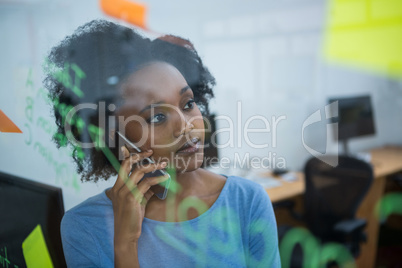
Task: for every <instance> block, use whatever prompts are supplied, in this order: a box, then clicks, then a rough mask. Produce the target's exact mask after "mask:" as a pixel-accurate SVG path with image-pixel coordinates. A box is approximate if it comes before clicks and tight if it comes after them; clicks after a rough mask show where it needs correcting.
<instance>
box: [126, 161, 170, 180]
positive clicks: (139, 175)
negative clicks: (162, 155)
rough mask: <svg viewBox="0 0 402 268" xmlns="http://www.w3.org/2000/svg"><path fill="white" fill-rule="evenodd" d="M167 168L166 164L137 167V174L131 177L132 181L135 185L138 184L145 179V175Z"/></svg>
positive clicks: (134, 173)
mask: <svg viewBox="0 0 402 268" xmlns="http://www.w3.org/2000/svg"><path fill="white" fill-rule="evenodd" d="M166 166H167V163H166V162H161V163H158V164H147V165H141V166H137V167H136V169H135V172H133V173H132V174H131V175H130V180H131V181H133V182H134V183H135V184H138V183H139V182H140V180H141V179H142V178H143V177H144V175H145V173H149V172H154V171H155V170H157V169H163V168H165V167H166Z"/></svg>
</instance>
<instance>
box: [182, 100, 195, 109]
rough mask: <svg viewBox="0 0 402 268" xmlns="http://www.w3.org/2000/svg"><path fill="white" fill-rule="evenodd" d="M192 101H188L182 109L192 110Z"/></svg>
mask: <svg viewBox="0 0 402 268" xmlns="http://www.w3.org/2000/svg"><path fill="white" fill-rule="evenodd" d="M194 102H195V101H194V100H190V101H189V102H187V103H186V105H185V106H184V109H193V108H194Z"/></svg>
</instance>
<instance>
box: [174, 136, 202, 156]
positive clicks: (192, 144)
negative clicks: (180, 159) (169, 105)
mask: <svg viewBox="0 0 402 268" xmlns="http://www.w3.org/2000/svg"><path fill="white" fill-rule="evenodd" d="M188 145H190V146H188V147H185V148H184V149H180V150H178V151H177V153H195V152H197V151H198V149H199V148H200V140H199V139H197V140H194V142H193V140H192V141H190V142H189V143H188Z"/></svg>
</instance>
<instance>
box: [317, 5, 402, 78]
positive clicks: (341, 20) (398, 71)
mask: <svg viewBox="0 0 402 268" xmlns="http://www.w3.org/2000/svg"><path fill="white" fill-rule="evenodd" d="M328 15H329V16H328V25H327V31H326V40H325V46H324V53H325V56H326V58H327V59H328V60H330V61H332V62H338V63H346V64H349V65H353V66H356V67H359V68H364V69H368V70H372V71H376V72H380V73H384V74H388V75H390V76H394V77H401V76H402V1H401V0H330V5H329V14H328Z"/></svg>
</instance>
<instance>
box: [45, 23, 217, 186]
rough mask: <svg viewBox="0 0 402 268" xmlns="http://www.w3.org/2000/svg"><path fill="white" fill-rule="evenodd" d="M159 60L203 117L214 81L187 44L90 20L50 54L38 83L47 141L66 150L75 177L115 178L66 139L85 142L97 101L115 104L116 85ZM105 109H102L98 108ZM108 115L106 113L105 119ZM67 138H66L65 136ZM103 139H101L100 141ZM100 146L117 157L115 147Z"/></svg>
mask: <svg viewBox="0 0 402 268" xmlns="http://www.w3.org/2000/svg"><path fill="white" fill-rule="evenodd" d="M153 61H163V62H166V63H169V64H171V65H173V66H174V67H176V68H177V69H178V70H179V71H180V72H181V74H182V75H183V77H184V78H185V79H186V81H187V83H188V85H189V86H190V87H191V89H192V90H193V92H194V98H195V102H196V103H197V105H198V106H199V107H200V110H201V113H202V114H203V115H204V116H206V115H208V114H209V106H208V101H209V99H210V98H212V97H213V96H214V94H213V91H212V88H213V86H214V85H215V78H214V77H213V76H212V75H211V73H210V72H209V71H208V69H207V68H206V67H205V66H204V65H203V63H202V60H201V58H200V57H199V56H198V53H197V52H196V50H195V49H194V47H193V45H192V44H191V42H190V41H188V40H185V39H182V38H180V37H176V36H171V35H167V36H163V37H160V38H157V39H155V40H150V39H149V38H146V37H144V36H142V35H140V34H139V33H138V32H136V31H135V30H133V29H130V28H127V27H124V26H121V25H117V24H115V23H112V22H109V21H105V20H94V21H91V22H89V23H87V24H85V25H83V26H80V27H79V28H77V29H76V30H75V32H74V33H73V34H72V35H71V36H67V37H66V38H65V39H64V40H63V41H61V43H60V44H58V45H57V46H55V47H54V48H52V49H51V51H50V53H49V55H48V57H47V61H46V64H45V72H46V78H45V79H44V81H43V83H44V86H45V87H46V88H47V89H48V90H49V97H50V100H51V101H52V104H53V112H54V116H55V121H56V125H57V132H56V133H55V134H54V136H53V141H54V142H55V143H56V145H57V147H58V148H60V147H65V146H72V148H73V158H74V162H75V163H76V166H77V172H78V173H79V174H80V175H81V180H82V181H94V182H96V181H98V180H99V179H100V178H101V179H104V180H107V179H108V178H109V177H110V176H112V175H117V171H116V169H115V168H114V167H113V166H112V163H111V162H110V161H109V160H108V158H107V157H106V156H105V155H104V153H103V152H102V151H100V150H98V149H96V148H90V149H83V148H81V147H80V146H77V144H76V143H75V142H72V141H71V140H70V139H67V138H66V135H67V134H70V135H72V137H74V139H75V140H76V141H80V142H90V141H91V140H90V138H89V137H90V133H89V132H88V129H87V128H86V127H85V126H88V125H90V124H92V125H95V126H98V127H99V125H100V124H99V122H98V112H99V107H100V105H97V104H98V103H100V102H103V103H104V104H103V105H106V107H108V106H107V105H109V104H112V103H113V104H114V105H116V107H118V106H119V103H121V97H120V95H119V94H118V88H119V84H120V82H122V81H124V79H125V78H127V77H128V76H129V75H130V74H132V73H133V72H134V71H136V70H138V69H140V68H141V66H143V65H144V64H146V63H149V62H153ZM82 103H91V104H96V106H95V107H97V108H96V110H95V109H85V110H83V109H82V110H79V111H77V112H76V113H75V116H74V117H73V118H66V115H67V114H68V112H69V111H71V109H73V107H76V105H78V104H82ZM104 107H105V106H104ZM112 114H113V113H112V112H111V111H109V110H107V109H106V115H105V118H106V120H107V119H108V118H109V115H112ZM65 120H69V123H70V125H71V133H68V132H67V133H66V129H65V124H64V123H65ZM105 125H106V127H105V130H104V131H105V132H104V133H108V130H109V129H108V127H107V126H108V125H109V124H108V123H107V122H106V124H105ZM70 137H71V136H70ZM103 139H104V137H103ZM104 142H105V145H106V146H107V147H108V148H109V149H110V150H111V151H112V152H113V154H114V155H115V156H117V155H118V152H117V148H115V146H109V144H108V139H104Z"/></svg>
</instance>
